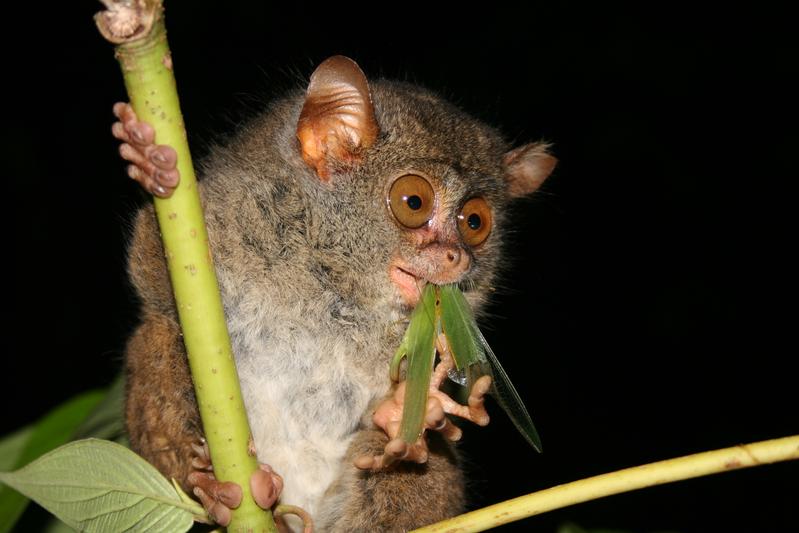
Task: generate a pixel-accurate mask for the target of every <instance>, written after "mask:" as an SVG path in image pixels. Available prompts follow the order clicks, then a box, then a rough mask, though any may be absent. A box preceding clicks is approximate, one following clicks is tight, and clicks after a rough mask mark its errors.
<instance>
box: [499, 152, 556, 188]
mask: <svg viewBox="0 0 799 533" xmlns="http://www.w3.org/2000/svg"><path fill="white" fill-rule="evenodd" d="M549 146H550V145H548V144H546V143H530V144H525V145H524V146H520V147H518V148H514V149H513V150H511V151H510V152H508V153H507V154H505V157H504V158H503V164H504V165H505V180H506V182H507V184H508V194H509V195H510V196H511V197H512V198H518V197H520V196H525V195H527V194H530V193H531V192H534V191H535V190H537V189H538V187H540V186H541V184H542V183H544V180H545V179H547V177H548V176H549V175H550V174H551V173H552V170H553V169H554V168H555V165H557V164H558V160H557V158H556V157H555V156H553V155H552V154H550V153H549V152H548V151H547V150H548V149H549Z"/></svg>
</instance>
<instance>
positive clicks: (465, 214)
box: [458, 198, 491, 246]
mask: <svg viewBox="0 0 799 533" xmlns="http://www.w3.org/2000/svg"><path fill="white" fill-rule="evenodd" d="M458 230H460V232H461V236H463V240H464V242H465V243H466V244H468V245H469V246H477V245H478V244H482V243H483V242H485V240H486V239H487V238H488V234H489V233H491V208H489V207H488V202H486V201H485V200H483V199H482V198H472V199H471V200H469V201H468V202H466V203H465V204H463V209H461V212H460V213H458Z"/></svg>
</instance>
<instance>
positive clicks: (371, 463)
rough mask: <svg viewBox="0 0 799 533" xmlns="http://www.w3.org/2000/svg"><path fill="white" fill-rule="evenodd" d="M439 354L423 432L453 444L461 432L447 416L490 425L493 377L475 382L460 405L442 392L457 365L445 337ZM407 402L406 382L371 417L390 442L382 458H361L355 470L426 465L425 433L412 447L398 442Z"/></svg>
mask: <svg viewBox="0 0 799 533" xmlns="http://www.w3.org/2000/svg"><path fill="white" fill-rule="evenodd" d="M438 350H439V354H440V362H439V363H438V364H437V365H436V367H435V369H434V370H433V375H432V377H431V379H430V389H429V391H428V397H427V413H426V414H425V420H424V429H426V430H427V429H432V430H434V431H439V432H441V434H442V435H443V436H444V437H445V438H447V439H449V440H451V441H453V442H454V441H457V440H460V438H461V436H462V431H461V430H460V428H458V427H457V426H456V425H454V424H453V423H452V422H450V421H449V419H447V417H446V415H447V414H451V415H454V416H457V417H460V418H464V419H466V420H469V421H471V422H474V423H475V424H477V425H478V426H485V425H488V422H489V417H488V412H487V411H486V410H485V405H484V402H485V395H486V393H487V392H488V390H489V389H490V388H491V377H490V376H482V377H481V378H479V379H478V380H477V381H475V382H474V385H473V386H472V390H471V391H469V400H468V405H461V404H459V403H458V402H456V401H455V400H453V399H452V398H450V397H449V396H448V395H447V394H445V393H444V392H442V391H441V390H439V387H441V384H442V383H443V382H444V380H445V379H446V378H447V373H448V372H449V370H451V369H452V368H453V367H454V362H453V360H452V357H451V356H450V355H449V350H448V349H447V345H446V339H444V338H443V336H442V337H440V338H439V339H438ZM404 399H405V382H402V383H400V384H399V386H398V387H397V389H396V391H395V392H394V394H393V395H392V396H391V397H390V398H388V399H387V400H385V401H384V402H382V403H381V404H380V405H379V406H378V407H377V409H376V410H375V413H374V416H373V417H372V420H373V421H374V423H375V425H377V426H378V427H380V428H382V429H383V431H385V432H386V434H387V435H388V437H389V439H390V440H389V441H388V444H386V447H385V449H384V451H383V454H382V455H378V456H362V457H358V458H357V459H356V460H355V466H357V467H358V468H361V469H364V470H379V469H381V468H384V467H386V466H388V465H390V464H391V463H393V462H394V461H397V460H399V461H413V462H417V463H424V462H426V461H427V455H428V451H427V442H426V440H425V436H424V433H423V434H422V436H421V437H420V438H419V440H417V441H416V442H415V443H413V444H408V443H406V442H405V441H403V440H402V439H400V438H397V435H398V434H399V430H400V422H401V421H402V410H403V402H404Z"/></svg>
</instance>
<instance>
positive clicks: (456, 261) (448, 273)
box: [423, 243, 471, 285]
mask: <svg viewBox="0 0 799 533" xmlns="http://www.w3.org/2000/svg"><path fill="white" fill-rule="evenodd" d="M423 255H424V256H425V258H426V259H427V261H428V271H429V275H428V276H427V278H428V280H429V281H431V282H433V283H436V284H438V285H443V284H446V283H454V282H456V281H459V280H460V278H461V276H462V275H463V274H465V273H466V272H467V271H468V270H469V266H470V265H471V258H470V257H469V254H468V253H466V251H464V250H463V249H462V248H461V247H460V246H457V245H452V244H438V243H436V244H430V245H428V246H427V247H425V249H424V251H423Z"/></svg>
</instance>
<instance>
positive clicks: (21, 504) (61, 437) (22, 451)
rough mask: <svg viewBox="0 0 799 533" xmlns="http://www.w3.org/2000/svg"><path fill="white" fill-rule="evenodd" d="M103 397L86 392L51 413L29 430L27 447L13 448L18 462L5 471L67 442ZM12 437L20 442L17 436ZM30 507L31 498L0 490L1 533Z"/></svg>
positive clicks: (7, 467) (3, 488)
mask: <svg viewBox="0 0 799 533" xmlns="http://www.w3.org/2000/svg"><path fill="white" fill-rule="evenodd" d="M102 397H103V393H102V392H101V391H90V392H86V393H83V394H80V395H78V396H76V397H75V398H72V399H71V400H69V401H67V402H66V403H64V404H62V405H60V406H58V407H56V408H55V409H53V410H52V411H50V413H48V414H47V415H45V416H44V417H43V418H42V419H41V420H39V421H38V422H37V423H36V424H34V425H33V426H31V427H30V434H29V435H28V438H27V439H25V442H24V446H23V445H22V444H21V441H17V442H16V443H15V444H14V445H13V446H12V448H13V447H14V446H16V447H17V449H16V450H15V451H16V457H15V460H14V462H13V464H4V465H3V470H12V469H14V468H17V467H19V466H21V465H24V464H26V463H28V462H30V461H31V460H33V459H35V458H36V457H38V456H40V455H42V454H43V453H45V452H48V451H50V450H52V449H53V448H55V447H57V446H60V445H61V444H64V443H65V442H67V441H68V440H69V439H70V438H71V437H72V434H73V433H74V431H75V428H76V427H77V426H78V425H79V424H80V423H81V421H83V420H84V419H85V418H86V416H87V415H88V414H89V413H90V412H91V411H92V409H94V408H95V406H97V404H98V403H99V402H100V400H101V399H102ZM22 431H25V430H22ZM9 438H10V439H11V438H17V439H20V437H19V436H18V434H14V435H12V437H9ZM12 451H13V450H12ZM27 505H28V499H27V498H25V497H24V496H23V495H22V494H19V493H18V492H14V491H12V490H8V489H7V488H6V487H2V488H0V533H7V532H9V531H11V528H12V527H14V524H15V523H16V522H17V520H19V517H20V516H21V515H22V512H23V511H24V510H25V507H27Z"/></svg>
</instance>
